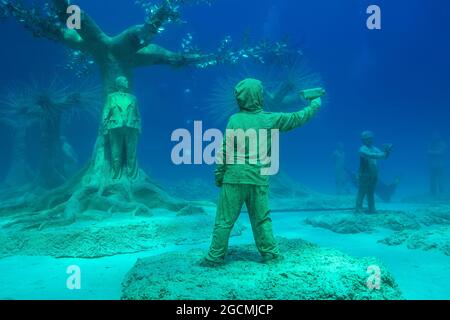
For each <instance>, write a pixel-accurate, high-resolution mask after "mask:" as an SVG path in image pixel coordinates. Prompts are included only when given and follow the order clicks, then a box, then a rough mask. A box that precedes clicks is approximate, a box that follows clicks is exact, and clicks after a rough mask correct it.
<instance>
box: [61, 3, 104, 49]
mask: <svg viewBox="0 0 450 320" xmlns="http://www.w3.org/2000/svg"><path fill="white" fill-rule="evenodd" d="M69 5H70V3H69V1H68V0H53V10H54V11H55V14H56V16H57V17H58V20H59V22H60V24H61V25H63V26H65V25H66V22H67V19H68V17H69V16H68V14H67V8H68V7H69ZM67 30H68V29H67ZM76 32H77V33H78V35H79V36H80V37H81V38H82V39H83V40H84V41H85V42H86V44H87V46H92V45H97V46H98V45H102V46H104V45H106V44H107V42H108V41H109V39H110V38H109V37H108V36H107V35H106V34H105V33H104V32H103V30H102V29H101V28H100V27H99V26H98V25H97V23H95V21H94V20H93V19H92V18H91V17H90V16H89V15H88V14H87V13H86V12H84V11H83V10H81V29H78V30H76Z"/></svg>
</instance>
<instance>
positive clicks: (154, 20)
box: [113, 0, 179, 55]
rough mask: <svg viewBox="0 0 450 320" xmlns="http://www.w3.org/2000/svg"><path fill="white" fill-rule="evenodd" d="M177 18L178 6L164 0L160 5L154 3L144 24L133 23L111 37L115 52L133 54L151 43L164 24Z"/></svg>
mask: <svg viewBox="0 0 450 320" xmlns="http://www.w3.org/2000/svg"><path fill="white" fill-rule="evenodd" d="M178 19H179V13H178V6H173V5H172V4H171V2H170V1H168V0H164V1H163V3H162V4H161V5H154V6H153V7H152V8H151V9H150V10H149V17H148V19H147V21H146V22H145V23H144V24H141V25H135V26H132V27H130V28H128V29H126V30H125V31H124V32H122V33H121V34H119V35H118V36H116V37H114V38H113V46H114V48H115V50H116V52H119V53H122V54H125V55H126V54H134V53H136V52H138V51H139V50H141V49H143V48H145V47H146V46H148V45H150V44H151V41H152V40H153V39H154V37H155V36H156V35H157V34H158V33H159V32H160V31H162V27H163V26H164V24H166V23H169V22H172V21H176V20H178Z"/></svg>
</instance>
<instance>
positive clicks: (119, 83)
mask: <svg viewBox="0 0 450 320" xmlns="http://www.w3.org/2000/svg"><path fill="white" fill-rule="evenodd" d="M129 87H130V84H129V82H128V79H127V78H126V77H123V76H120V77H117V78H116V89H117V90H118V91H128V89H129Z"/></svg>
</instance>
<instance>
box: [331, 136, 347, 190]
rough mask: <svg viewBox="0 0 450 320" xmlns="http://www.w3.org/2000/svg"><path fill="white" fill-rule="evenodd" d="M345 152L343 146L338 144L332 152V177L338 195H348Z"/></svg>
mask: <svg viewBox="0 0 450 320" xmlns="http://www.w3.org/2000/svg"><path fill="white" fill-rule="evenodd" d="M345 160H346V159H345V151H344V144H343V143H342V142H340V143H338V145H337V147H336V150H334V152H333V162H334V177H335V183H336V192H337V194H339V195H343V194H349V193H350V188H349V179H348V174H347V170H346V167H345Z"/></svg>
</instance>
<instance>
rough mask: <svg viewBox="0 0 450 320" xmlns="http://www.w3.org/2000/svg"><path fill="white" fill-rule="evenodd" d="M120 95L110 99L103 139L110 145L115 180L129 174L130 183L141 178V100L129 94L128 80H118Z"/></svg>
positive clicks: (118, 92) (104, 114)
mask: <svg viewBox="0 0 450 320" xmlns="http://www.w3.org/2000/svg"><path fill="white" fill-rule="evenodd" d="M115 85H116V92H113V93H111V94H110V95H108V99H107V102H106V105H105V107H104V110H103V135H104V136H105V139H107V140H108V141H109V145H110V159H111V160H110V161H111V169H112V177H113V179H120V178H121V177H122V176H123V174H125V175H126V176H127V177H128V178H129V179H135V178H136V177H137V175H138V166H137V158H136V154H137V152H136V150H137V144H138V138H139V135H140V133H141V116H140V114H139V110H138V106H137V99H136V97H135V96H134V95H132V94H130V93H129V83H128V80H127V78H125V77H118V78H117V79H116V82H115Z"/></svg>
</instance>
